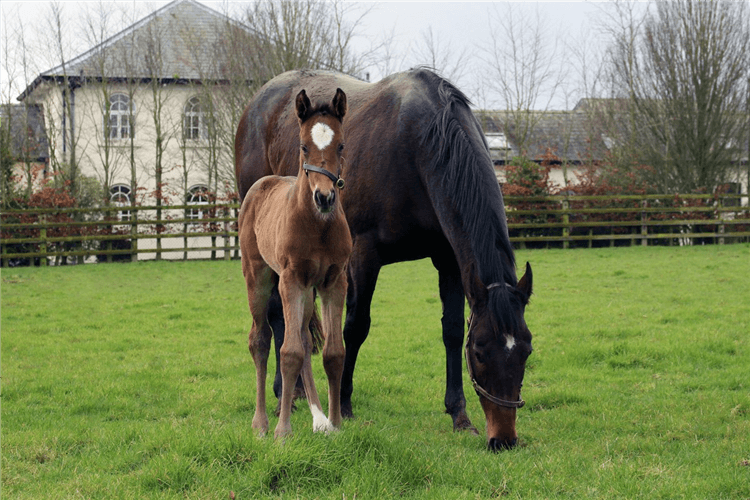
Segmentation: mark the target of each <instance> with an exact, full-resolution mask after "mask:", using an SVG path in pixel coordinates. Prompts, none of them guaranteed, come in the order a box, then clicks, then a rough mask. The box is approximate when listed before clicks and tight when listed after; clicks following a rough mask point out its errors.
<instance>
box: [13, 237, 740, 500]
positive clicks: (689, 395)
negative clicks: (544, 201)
mask: <svg viewBox="0 0 750 500" xmlns="http://www.w3.org/2000/svg"><path fill="white" fill-rule="evenodd" d="M517 258H518V261H519V264H522V263H524V262H525V261H526V260H528V261H530V262H531V264H532V266H533V268H534V284H535V296H534V297H533V298H532V304H531V305H530V307H529V308H528V310H527V314H526V319H527V322H528V324H529V327H530V329H531V331H532V332H533V334H534V349H535V350H534V354H533V355H532V356H531V358H530V359H529V366H528V369H527V372H526V380H525V385H524V398H525V399H526V401H527V405H526V407H525V408H523V409H522V410H520V411H519V416H518V420H519V421H518V429H519V435H520V441H521V445H520V446H519V447H518V448H516V449H514V450H512V451H506V452H501V453H498V454H492V453H489V452H488V451H486V450H485V448H484V436H482V437H477V436H470V435H467V434H454V433H453V432H452V430H451V421H450V417H448V416H447V415H445V414H444V413H443V386H444V383H445V381H444V378H445V375H444V353H443V348H442V342H441V341H440V301H439V299H438V293H437V274H436V273H435V271H434V270H433V269H432V267H431V266H430V264H429V262H428V261H419V262H413V263H403V264H398V265H394V266H389V267H386V268H385V269H384V270H383V271H382V273H381V277H380V283H379V286H378V290H377V292H376V296H375V299H374V302H373V313H372V315H373V323H372V330H371V333H370V338H369V339H368V341H367V342H366V343H365V345H364V347H363V349H362V352H361V355H360V362H359V364H358V369H357V372H356V374H355V391H356V392H355V399H354V405H355V406H354V410H355V413H356V415H357V418H356V419H354V420H352V421H347V422H345V423H344V426H343V430H342V431H341V432H339V433H336V434H334V435H330V436H324V435H323V436H322V435H313V434H312V431H311V427H312V426H311V419H310V415H309V411H308V410H307V408H306V407H302V409H301V410H299V411H297V412H296V413H295V414H294V416H293V422H292V423H293V426H294V429H295V436H294V437H293V438H292V439H290V440H288V441H287V442H286V443H285V444H282V443H278V442H275V441H274V440H273V439H272V438H262V439H260V438H258V437H256V436H255V435H253V433H252V432H251V429H250V422H251V419H252V412H253V407H252V405H253V401H254V391H255V388H254V368H253V365H252V360H251V358H250V355H249V353H248V351H247V343H246V336H247V331H248V329H249V326H250V318H249V313H248V311H247V304H246V296H245V292H244V283H243V280H242V276H241V271H240V265H239V262H190V263H167V262H162V263H156V262H148V263H137V264H125V265H118V264H110V265H99V266H79V267H74V268H48V269H3V270H2V304H1V305H2V317H1V319H2V346H1V347H2V442H1V446H2V471H1V472H2V497H3V498H9V499H10V498H19V499H26V498H28V499H30V498H34V499H37V498H46V499H49V498H52V499H54V498H106V499H112V498H160V499H161V498H163V499H172V498H175V499H176V498H194V499H213V498H216V499H228V498H230V493H232V492H233V493H234V496H235V498H237V499H245V498H259V497H279V498H345V499H353V498H358V499H366V498H384V497H396V496H398V497H405V498H493V497H510V498H560V497H568V498H638V497H640V498H750V343H749V340H748V334H749V333H750V283H749V282H748V277H750V246H748V245H730V246H725V247H718V246H713V247H693V248H659V247H649V248H641V247H638V248H619V249H597V250H567V251H563V250H548V251H541V250H537V251H524V252H518V254H517ZM519 267H520V266H519ZM321 364H322V363H321V362H320V359H319V358H316V359H315V360H314V366H315V371H316V380H317V381H318V389H319V391H320V392H321V398H322V399H323V403H324V405H327V401H326V395H325V388H326V384H325V382H324V376H323V370H322V366H321ZM272 366H273V364H272ZM270 384H271V380H270V379H269V381H268V386H269V388H270ZM465 391H466V394H467V398H468V400H469V401H468V404H469V408H468V410H469V414H470V416H471V417H472V418H473V420H474V423H475V425H477V427H478V428H480V430H481V431H483V429H484V419H483V417H482V412H481V409H480V407H479V403H478V399H477V397H476V396H475V395H474V394H473V391H471V389H470V387H469V385H468V383H466V381H465ZM272 404H275V402H269V406H270V405H272ZM272 410H273V408H270V407H269V411H272ZM275 424H276V418H275V417H273V416H272V417H271V425H272V427H273V426H275Z"/></svg>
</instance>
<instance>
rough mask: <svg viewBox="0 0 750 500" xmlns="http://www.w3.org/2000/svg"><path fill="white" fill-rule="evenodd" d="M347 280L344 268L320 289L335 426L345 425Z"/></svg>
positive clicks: (330, 409) (325, 361) (330, 408)
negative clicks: (343, 382)
mask: <svg viewBox="0 0 750 500" xmlns="http://www.w3.org/2000/svg"><path fill="white" fill-rule="evenodd" d="M346 280H347V278H346V274H345V273H343V272H342V273H341V274H340V275H339V276H338V278H336V280H335V281H334V282H333V283H331V284H330V285H329V286H328V287H327V288H325V289H322V290H320V298H321V302H322V305H323V331H325V333H326V340H325V345H324V346H323V367H324V368H325V370H326V375H327V376H328V418H329V420H330V422H331V425H333V426H334V427H340V426H341V374H342V373H343V371H344V357H345V354H346V350H345V349H344V339H343V335H342V332H341V316H342V315H343V313H344V300H346V289H347V282H346ZM305 384H307V380H305Z"/></svg>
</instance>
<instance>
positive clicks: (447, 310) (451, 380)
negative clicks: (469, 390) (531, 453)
mask: <svg viewBox="0 0 750 500" xmlns="http://www.w3.org/2000/svg"><path fill="white" fill-rule="evenodd" d="M432 263H433V265H434V266H435V268H436V269H437V270H438V275H439V286H440V300H441V301H442V303H443V317H442V324H443V344H444V345H445V373H446V377H445V412H446V413H448V414H449V415H450V416H451V418H452V419H453V430H454V431H461V430H468V431H471V432H473V433H477V430H476V428H475V427H474V426H473V425H472V424H471V420H469V416H468V415H467V414H466V398H465V397H464V389H463V381H462V370H463V356H462V354H463V351H462V350H463V347H464V303H465V302H464V300H465V298H464V290H463V286H462V284H461V273H460V271H459V268H458V264H457V263H456V260H455V258H454V257H453V256H452V255H450V256H447V255H446V256H445V257H444V258H435V257H433V259H432Z"/></svg>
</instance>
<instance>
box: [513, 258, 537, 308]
mask: <svg viewBox="0 0 750 500" xmlns="http://www.w3.org/2000/svg"><path fill="white" fill-rule="evenodd" d="M533 279H534V275H533V274H532V273H531V264H529V263H528V262H527V263H526V272H525V273H524V275H523V277H522V278H521V279H520V280H518V285H516V290H518V291H519V292H521V293H522V294H523V296H524V299H525V300H524V302H525V303H526V304H528V303H529V299H530V298H531V289H532V285H533Z"/></svg>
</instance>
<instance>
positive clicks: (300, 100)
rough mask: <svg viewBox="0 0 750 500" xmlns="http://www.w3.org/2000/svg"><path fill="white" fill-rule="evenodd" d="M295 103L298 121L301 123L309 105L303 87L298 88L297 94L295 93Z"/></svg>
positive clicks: (305, 116)
mask: <svg viewBox="0 0 750 500" xmlns="http://www.w3.org/2000/svg"><path fill="white" fill-rule="evenodd" d="M295 105H296V106H297V118H299V121H300V123H302V122H303V121H305V119H306V118H307V113H308V112H309V111H310V107H311V105H310V99H309V98H308V97H307V94H306V93H305V89H302V90H300V91H299V94H297V99H296V101H295Z"/></svg>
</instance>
